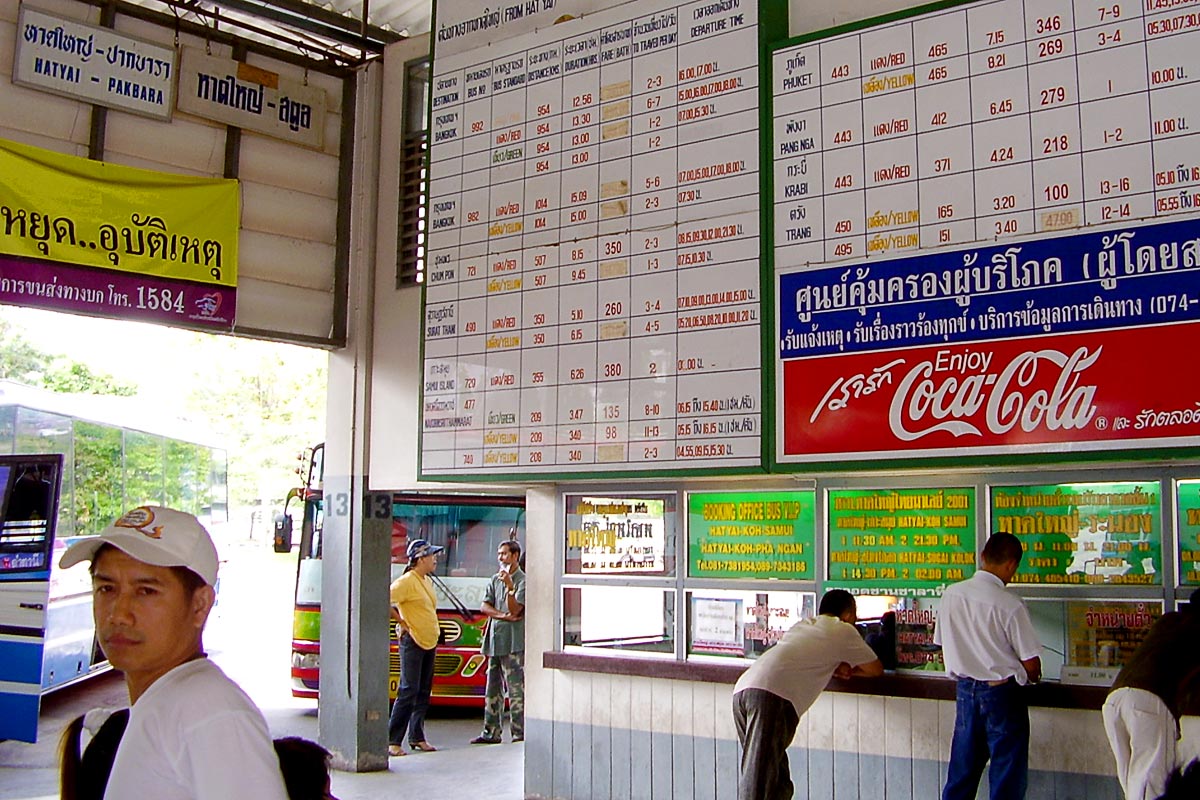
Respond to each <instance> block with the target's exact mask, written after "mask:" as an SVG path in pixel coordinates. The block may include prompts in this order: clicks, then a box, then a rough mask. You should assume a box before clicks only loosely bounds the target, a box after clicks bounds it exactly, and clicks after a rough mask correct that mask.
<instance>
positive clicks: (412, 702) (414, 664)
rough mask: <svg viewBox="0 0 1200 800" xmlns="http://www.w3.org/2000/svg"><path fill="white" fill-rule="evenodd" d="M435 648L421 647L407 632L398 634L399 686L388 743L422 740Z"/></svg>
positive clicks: (430, 691) (431, 684) (389, 724)
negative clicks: (406, 736)
mask: <svg viewBox="0 0 1200 800" xmlns="http://www.w3.org/2000/svg"><path fill="white" fill-rule="evenodd" d="M436 653H437V648H436V647H434V648H431V649H429V650H423V649H422V648H421V647H420V645H418V644H417V643H416V642H414V641H413V638H412V637H411V636H409V635H408V634H407V633H406V634H404V635H403V636H401V637H400V690H399V692H397V693H396V702H395V704H394V705H393V706H392V716H391V718H390V719H389V720H388V744H399V745H402V744H404V731H405V729H407V730H408V742H409V744H416V743H418V742H423V741H425V712H426V711H428V710H429V695H430V694H432V692H433V657H434V655H435V654H436Z"/></svg>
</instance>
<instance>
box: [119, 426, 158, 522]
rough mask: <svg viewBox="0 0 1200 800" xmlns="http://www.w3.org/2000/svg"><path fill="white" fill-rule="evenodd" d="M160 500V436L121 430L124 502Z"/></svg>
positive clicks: (140, 503) (154, 503)
mask: <svg viewBox="0 0 1200 800" xmlns="http://www.w3.org/2000/svg"><path fill="white" fill-rule="evenodd" d="M162 504H163V440H162V437H161V436H153V435H151V434H149V433H141V432H139V431H126V432H125V503H124V505H125V506H126V507H127V508H134V507H135V506H158V505H162Z"/></svg>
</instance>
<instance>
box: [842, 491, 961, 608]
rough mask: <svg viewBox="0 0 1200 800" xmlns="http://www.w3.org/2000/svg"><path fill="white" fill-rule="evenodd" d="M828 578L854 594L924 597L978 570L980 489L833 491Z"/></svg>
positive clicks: (938, 591) (939, 592)
mask: <svg viewBox="0 0 1200 800" xmlns="http://www.w3.org/2000/svg"><path fill="white" fill-rule="evenodd" d="M826 517H827V518H828V520H829V524H828V531H829V533H828V536H829V549H828V553H829V569H828V578H829V580H830V581H831V582H833V583H836V584H837V585H838V586H842V587H844V588H847V589H850V590H851V591H852V592H854V593H855V594H901V595H908V596H913V595H917V596H925V595H931V594H938V595H940V594H941V593H942V590H943V589H944V588H945V587H946V585H947V584H949V583H954V582H955V581H960V580H962V579H964V578H967V577H969V576H970V575H972V574H973V573H974V572H975V490H974V489H970V488H950V489H946V488H927V489H833V490H830V492H829V495H828V502H827V507H826Z"/></svg>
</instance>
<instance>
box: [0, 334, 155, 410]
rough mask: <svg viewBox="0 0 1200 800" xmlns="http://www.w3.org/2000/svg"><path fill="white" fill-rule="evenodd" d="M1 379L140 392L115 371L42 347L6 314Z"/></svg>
mask: <svg viewBox="0 0 1200 800" xmlns="http://www.w3.org/2000/svg"><path fill="white" fill-rule="evenodd" d="M0 379H4V380H12V381H17V382H19V383H24V384H26V385H28V386H36V387H40V388H43V389H49V390H50V391H53V392H76V393H80V394H117V395H124V396H126V397H131V396H133V395H135V394H137V389H136V388H135V387H134V386H132V385H130V384H127V383H121V382H120V381H118V380H117V379H116V378H114V377H113V376H112V375H106V374H103V373H98V372H93V371H92V370H91V369H90V368H89V367H88V366H87V365H86V364H81V363H79V362H78V361H72V360H71V359H69V358H67V357H66V356H59V355H53V354H51V353H47V352H45V351H44V350H41V349H39V348H38V347H37V346H36V345H33V344H31V343H30V342H29V341H28V340H27V339H26V338H25V337H24V336H23V335H22V333H21V332H20V331H18V330H17V329H16V326H14V325H13V324H12V323H11V322H9V321H8V320H6V319H3V318H0Z"/></svg>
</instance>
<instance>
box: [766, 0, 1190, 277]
mask: <svg viewBox="0 0 1200 800" xmlns="http://www.w3.org/2000/svg"><path fill="white" fill-rule="evenodd" d="M1197 11H1200V2H1194V1H1193V0H1179V1H1176V0H1143V1H1142V2H1132V1H1131V0H1115V1H1114V2H1104V3H1095V2H1084V1H1083V0H1039V2H1022V0H993V1H992V2H969V3H964V4H962V5H957V6H953V7H951V8H948V9H946V8H943V9H941V10H938V11H934V12H931V13H920V14H918V15H916V16H913V17H909V18H906V19H900V20H895V21H891V22H885V23H883V24H871V23H866V24H865V25H866V27H864V28H862V29H860V30H856V31H853V32H850V33H843V34H841V35H835V36H822V35H821V34H817V35H816V37H813V38H812V39H811V40H810V41H804V42H802V43H800V44H793V45H789V46H787V47H784V48H782V49H779V50H776V51H775V52H774V54H773V58H772V73H773V97H774V110H773V117H774V126H773V127H774V132H773V155H774V165H773V176H774V187H775V188H774V201H775V223H774V254H775V266H776V269H789V268H794V267H798V266H803V265H808V264H823V263H826V262H832V261H841V260H846V259H854V260H855V261H861V260H863V259H871V258H874V257H878V256H885V255H889V254H895V253H900V252H904V251H917V250H924V249H929V248H939V247H946V246H954V245H960V246H961V245H963V244H967V243H972V242H979V241H991V240H995V239H1002V238H1010V237H1021V236H1026V235H1032V234H1047V235H1050V234H1053V233H1054V232H1058V231H1067V230H1071V229H1075V228H1079V227H1081V226H1092V225H1107V224H1115V223H1120V222H1130V221H1133V220H1144V219H1149V218H1154V217H1160V216H1164V215H1177V214H1181V213H1195V212H1196V211H1197V210H1200V138H1197V137H1198V135H1200V115H1198V114H1197V111H1196V109H1198V108H1200V14H1198V13H1197Z"/></svg>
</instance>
